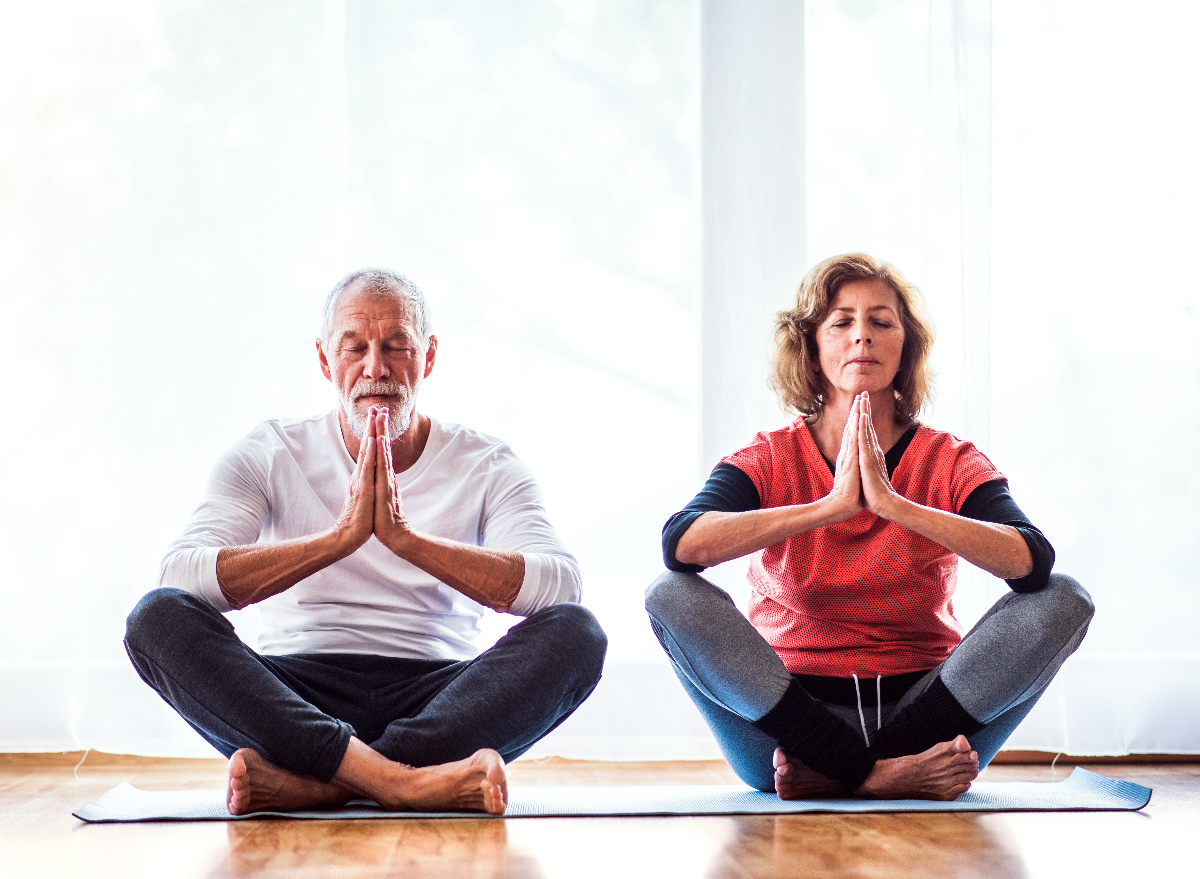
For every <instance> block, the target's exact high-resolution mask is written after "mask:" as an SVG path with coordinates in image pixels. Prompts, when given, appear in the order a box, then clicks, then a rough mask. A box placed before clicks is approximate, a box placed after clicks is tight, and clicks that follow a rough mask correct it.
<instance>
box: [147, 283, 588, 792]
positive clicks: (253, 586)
mask: <svg viewBox="0 0 1200 879" xmlns="http://www.w3.org/2000/svg"><path fill="white" fill-rule="evenodd" d="M436 354H437V337H436V336H434V335H432V334H431V332H430V327H429V317H428V310H427V307H426V304H425V298H424V295H423V294H422V293H421V291H420V290H419V289H418V288H417V287H416V286H415V285H414V284H413V283H412V282H411V281H409V280H408V279H407V278H405V277H403V276H401V275H397V274H394V273H391V272H385V271H379V270H366V271H360V272H356V273H354V274H352V275H350V276H348V277H347V278H345V279H344V280H342V281H341V282H340V283H339V284H338V285H337V286H336V287H335V288H334V289H333V291H332V292H331V293H330V294H329V297H328V299H327V300H326V304H325V312H324V319H323V321H322V328H321V338H320V339H318V340H317V357H318V359H319V361H320V364H321V371H322V372H323V373H324V374H325V377H326V378H327V379H329V380H330V381H331V382H333V384H334V387H335V388H336V389H337V394H338V401H339V404H340V405H339V406H338V408H337V409H335V410H334V411H332V412H329V413H327V414H326V415H322V416H316V417H313V418H309V419H305V420H301V421H268V422H265V423H263V424H261V425H259V426H258V427H257V428H255V429H254V430H253V431H251V432H250V434H249V435H248V436H246V437H245V438H244V439H243V440H241V441H240V442H238V443H237V444H235V445H234V446H233V448H231V449H230V450H229V451H228V452H227V453H226V454H225V455H224V457H222V458H221V460H220V461H219V462H218V463H217V466H216V468H215V469H214V471H213V474H212V477H211V479H210V481H209V484H208V488H207V490H206V492H205V496H204V499H203V501H202V502H201V504H200V506H199V507H198V508H197V509H196V512H195V513H194V514H193V515H192V518H191V520H190V521H189V522H188V525H187V528H186V529H185V530H184V533H183V534H182V536H180V538H179V539H178V540H176V541H175V543H174V544H173V545H172V546H171V548H170V550H169V551H168V553H167V555H166V557H165V558H164V559H163V563H162V568H161V573H160V578H159V585H160V588H158V589H155V590H154V591H152V592H151V593H149V594H148V595H147V596H146V597H145V598H143V599H142V600H141V602H140V603H139V604H138V605H137V607H136V608H134V610H133V612H132V613H131V614H130V616H129V621H128V628H127V631H126V638H125V644H126V649H127V650H128V652H129V656H130V658H131V659H132V661H133V664H134V665H135V666H136V668H137V670H138V673H139V674H140V675H141V676H142V679H143V680H145V681H146V683H148V684H149V685H150V686H151V687H153V688H154V689H155V690H156V691H157V692H158V693H159V694H160V695H161V696H162V697H163V699H165V700H166V701H167V702H168V703H169V704H170V705H171V706H172V707H174V708H175V710H176V711H178V712H179V713H180V714H181V715H182V716H183V717H184V719H185V720H187V722H188V723H189V724H191V726H192V727H193V728H195V729H196V730H197V731H198V732H199V733H200V734H201V735H202V736H204V738H205V739H207V740H208V741H209V742H210V743H211V744H212V745H213V746H214V747H216V748H217V750H219V751H220V752H221V753H223V754H224V755H225V756H227V757H229V787H228V794H227V802H228V805H229V811H230V812H232V813H233V814H245V813H247V812H252V811H257V810H261V809H306V808H315V807H327V806H335V805H340V804H343V803H345V802H347V801H348V800H349V799H351V798H352V797H355V796H365V797H369V798H370V799H372V800H374V801H375V802H377V803H379V804H380V805H381V806H383V807H384V808H386V809H392V810H412V809H416V810H423V811H437V810H447V809H471V810H482V811H487V812H491V813H501V812H503V811H504V809H505V806H506V801H507V789H506V785H505V775H504V762H505V761H507V760H512V759H513V758H515V757H517V756H519V755H520V754H522V753H523V752H524V751H526V750H527V749H528V748H529V747H530V746H531V745H533V743H534V742H536V741H537V740H538V739H540V738H541V737H542V736H544V735H546V733H548V732H550V730H552V729H554V728H555V727H556V726H558V724H560V723H561V722H562V721H563V720H564V719H566V717H567V716H568V715H569V714H570V713H571V712H572V711H574V710H575V708H576V707H578V705H579V704H580V703H581V702H583V700H584V699H586V698H587V696H588V694H590V693H591V691H592V690H593V689H594V688H595V686H596V683H597V681H598V680H599V678H600V671H601V667H602V665H603V661H604V651H605V647H606V640H605V637H604V633H603V632H602V631H601V630H600V627H599V626H598V625H597V623H596V620H595V618H594V617H593V616H592V615H591V614H590V613H589V612H588V611H587V610H585V609H584V608H583V607H582V606H580V605H579V604H577V603H575V602H577V601H578V599H579V595H580V577H579V570H578V566H577V565H576V562H575V559H574V558H573V557H572V556H571V555H570V554H569V553H567V552H566V550H565V549H564V548H563V547H562V545H561V543H560V541H559V538H558V535H557V534H556V533H555V531H554V529H553V527H552V526H551V525H550V523H549V521H547V518H546V513H545V510H544V509H543V506H542V499H541V493H540V491H539V489H538V486H537V484H536V483H535V481H534V479H533V476H532V475H531V474H530V472H529V470H528V469H527V468H526V467H525V466H524V465H523V464H522V463H521V462H520V461H519V460H518V459H517V457H516V456H515V455H514V454H513V453H512V451H511V450H510V449H509V448H508V446H507V445H505V444H504V443H502V442H500V441H499V440H496V439H494V438H492V437H489V436H486V435H484V434H481V433H478V432H476V431H473V430H470V429H468V428H465V427H462V426H460V425H457V424H450V423H445V422H439V421H437V420H435V419H432V418H430V417H429V416H426V415H423V414H420V413H419V412H417V411H416V408H415V404H416V398H417V392H418V391H419V389H420V387H421V382H422V380H423V379H425V378H427V377H428V376H429V374H430V373H431V372H432V371H433V365H434V360H435V357H436ZM255 603H258V604H259V607H260V608H261V612H262V619H263V623H264V625H265V631H264V634H263V636H262V641H261V644H260V647H261V648H262V649H263V653H262V654H261V655H260V654H258V653H255V652H254V651H253V650H251V649H250V648H249V647H247V646H246V645H245V644H243V643H242V642H241V641H240V640H239V639H238V637H237V635H236V634H235V633H234V630H233V627H232V626H231V625H230V623H229V622H228V621H227V620H226V619H225V618H224V617H223V616H222V615H221V613H222V612H223V611H228V610H233V609H238V608H243V607H246V606H248V605H251V604H255ZM484 607H490V608H493V609H495V610H500V611H508V612H509V613H512V614H516V615H518V616H522V617H525V619H524V620H522V621H521V622H520V623H519V624H518V625H516V626H514V627H513V628H512V629H511V630H510V631H509V632H508V634H507V635H505V636H504V637H503V638H501V639H500V641H499V642H497V644H496V645H495V646H494V647H492V648H491V649H489V650H487V651H485V652H484V653H483V654H481V655H478V656H477V655H476V653H477V651H476V650H475V648H474V646H473V639H474V636H475V635H476V634H477V633H478V626H477V624H478V621H479V619H480V617H481V615H482V614H483V608H484Z"/></svg>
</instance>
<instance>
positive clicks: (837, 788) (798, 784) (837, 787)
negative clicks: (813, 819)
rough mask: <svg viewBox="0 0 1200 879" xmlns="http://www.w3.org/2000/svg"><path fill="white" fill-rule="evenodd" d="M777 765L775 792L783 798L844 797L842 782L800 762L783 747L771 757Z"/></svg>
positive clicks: (844, 790)
mask: <svg viewBox="0 0 1200 879" xmlns="http://www.w3.org/2000/svg"><path fill="white" fill-rule="evenodd" d="M771 762H772V764H773V765H774V766H775V793H776V794H777V795H778V796H779V799H781V800H806V799H811V798H813V797H844V796H845V795H846V789H845V788H844V787H842V783H841V782H840V781H837V780H836V779H833V778H827V777H825V776H824V775H822V774H821V773H819V772H817V770H815V769H811V768H809V767H808V766H806V765H804V764H803V763H801V762H800V760H799V758H797V757H794V756H792V755H791V754H789V753H788V752H787V751H785V750H783V748H776V749H775V756H774V757H772V758H771Z"/></svg>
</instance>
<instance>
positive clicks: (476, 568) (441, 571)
mask: <svg viewBox="0 0 1200 879" xmlns="http://www.w3.org/2000/svg"><path fill="white" fill-rule="evenodd" d="M384 545H385V546H387V548H388V549H390V550H391V551H392V552H394V553H395V554H396V555H398V556H400V558H402V559H404V560H405V561H407V562H410V563H411V564H414V565H416V566H417V567H418V568H420V569H421V570H422V571H424V572H425V573H427V574H431V575H433V576H434V577H436V578H437V579H438V580H440V581H442V582H443V583H445V584H446V585H447V586H450V587H451V588H453V589H457V590H458V591H459V592H461V593H462V594H463V595H465V596H467V598H471V599H474V600H475V601H478V602H479V603H480V604H482V605H485V606H487V607H490V608H492V609H493V610H500V611H504V610H508V609H509V608H510V607H511V606H512V603H513V602H514V601H516V600H517V595H518V594H519V593H520V591H521V585H522V584H523V583H524V582H525V557H524V556H523V555H521V554H520V553H519V552H501V551H500V550H495V549H486V548H484V547H482V546H471V545H470V544H466V543H458V542H457V541H454V540H446V539H445V538H442V537H432V536H430V535H427V534H421V533H420V532H416V531H408V532H406V533H405V534H404V535H403V537H397V538H395V539H392V540H388V541H386V542H385V543H384Z"/></svg>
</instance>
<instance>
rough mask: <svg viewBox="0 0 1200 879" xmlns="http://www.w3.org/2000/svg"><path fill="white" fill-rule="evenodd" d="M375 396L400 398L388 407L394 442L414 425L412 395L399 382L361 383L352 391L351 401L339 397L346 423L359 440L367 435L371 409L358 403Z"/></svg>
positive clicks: (391, 438)
mask: <svg viewBox="0 0 1200 879" xmlns="http://www.w3.org/2000/svg"><path fill="white" fill-rule="evenodd" d="M375 394H386V395H387V396H390V397H399V398H400V399H399V401H397V402H395V403H392V404H391V405H389V406H388V426H387V430H388V439H390V440H394V439H396V438H398V437H400V436H402V435H403V434H404V432H405V431H406V430H408V428H409V425H411V424H412V413H413V405H412V395H411V394H410V393H409V392H408V388H406V387H405V386H404V385H402V384H399V383H398V382H365V381H364V382H359V383H358V384H356V385H355V386H354V387H353V388H351V389H350V396H349V399H347V398H346V397H343V396H342V395H341V394H339V395H338V399H339V401H340V402H341V404H342V412H343V413H344V414H345V416H346V423H347V424H348V425H350V432H351V433H353V434H354V435H355V436H356V437H358V438H359V439H362V438H363V437H364V436H366V435H367V410H368V409H369V408H370V404H368V403H360V402H358V401H359V399H360V398H362V397H366V396H373V395H375Z"/></svg>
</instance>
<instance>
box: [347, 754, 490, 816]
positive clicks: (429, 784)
mask: <svg viewBox="0 0 1200 879" xmlns="http://www.w3.org/2000/svg"><path fill="white" fill-rule="evenodd" d="M333 780H334V783H335V784H337V785H341V786H343V787H345V788H347V789H349V790H352V791H355V792H356V793H358V794H359V795H361V796H364V797H369V798H370V799H372V800H374V801H375V802H377V803H379V805H381V806H383V807H384V808H385V809H388V810H389V811H393V812H400V811H420V812H448V811H459V810H467V811H472V812H489V813H491V814H492V815H500V814H503V812H504V810H505V809H506V808H507V807H508V779H507V778H506V777H505V775H504V760H503V759H502V758H501V757H500V755H499V754H498V753H496V752H495V751H493V750H490V749H488V748H484V749H481V750H479V751H476V752H475V753H474V754H472V755H471V756H470V757H468V758H467V759H465V760H458V761H455V762H454V763H443V764H441V765H440V766H424V767H420V768H414V767H412V766H405V765H404V764H402V763H394V762H392V761H391V760H389V759H387V758H386V757H384V756H383V755H382V754H380V753H378V752H377V751H374V750H372V749H371V748H369V747H368V746H367V745H365V744H363V743H362V742H361V741H359V740H358V739H356V738H353V737H351V739H350V744H349V746H348V747H347V748H346V755H345V756H344V757H342V763H341V765H340V766H338V771H337V774H336V775H334V777H333Z"/></svg>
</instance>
